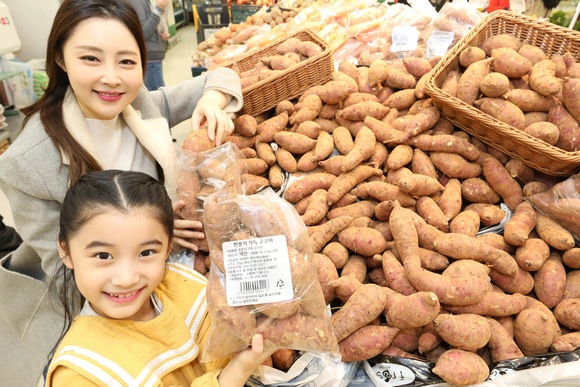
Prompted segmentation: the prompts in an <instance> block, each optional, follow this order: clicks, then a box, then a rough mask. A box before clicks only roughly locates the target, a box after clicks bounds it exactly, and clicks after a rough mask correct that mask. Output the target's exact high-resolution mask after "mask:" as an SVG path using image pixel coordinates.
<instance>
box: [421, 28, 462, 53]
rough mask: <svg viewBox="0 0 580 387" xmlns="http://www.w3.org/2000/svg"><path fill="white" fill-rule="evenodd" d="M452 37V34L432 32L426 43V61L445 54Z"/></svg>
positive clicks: (453, 34)
mask: <svg viewBox="0 0 580 387" xmlns="http://www.w3.org/2000/svg"><path fill="white" fill-rule="evenodd" d="M454 37H455V33H454V32H449V31H437V30H435V31H433V32H432V33H431V37H429V40H428V41H427V59H429V58H432V57H434V56H443V55H445V54H447V50H448V49H449V45H450V44H451V43H452V42H453V38H454Z"/></svg>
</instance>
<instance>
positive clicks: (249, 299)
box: [222, 235, 294, 306]
mask: <svg viewBox="0 0 580 387" xmlns="http://www.w3.org/2000/svg"><path fill="white" fill-rule="evenodd" d="M222 248H223V251H224V266H225V269H226V295H227V299H228V306H243V305H255V304H265V303H269V302H278V301H287V300H291V299H292V298H294V290H293V288H292V276H291V275H290V260H289V258H288V244H287V243H286V237H285V236H284V235H276V236H271V237H266V238H256V239H246V240H241V241H232V242H224V243H223V245H222Z"/></svg>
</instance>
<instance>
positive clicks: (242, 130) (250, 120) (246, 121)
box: [234, 114, 258, 137]
mask: <svg viewBox="0 0 580 387" xmlns="http://www.w3.org/2000/svg"><path fill="white" fill-rule="evenodd" d="M234 126H235V129H236V133H238V134H241V135H242V136H249V137H251V136H255V135H256V132H257V130H258V123H257V122H256V119H255V118H254V117H252V116H251V115H249V114H244V115H242V116H240V117H238V118H237V119H236V121H235V123H234Z"/></svg>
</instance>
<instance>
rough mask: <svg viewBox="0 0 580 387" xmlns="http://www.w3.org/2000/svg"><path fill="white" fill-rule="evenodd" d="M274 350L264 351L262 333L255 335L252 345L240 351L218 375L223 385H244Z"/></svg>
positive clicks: (220, 383) (233, 386)
mask: <svg viewBox="0 0 580 387" xmlns="http://www.w3.org/2000/svg"><path fill="white" fill-rule="evenodd" d="M273 353H274V350H269V351H264V339H263V338H262V335H259V334H258V335H254V337H253V338H252V346H251V347H249V348H246V349H244V350H243V351H242V352H240V353H238V354H237V355H236V356H235V357H234V358H233V359H232V360H231V361H230V362H229V363H228V365H227V366H226V368H224V370H223V371H222V372H221V373H220V375H219V376H218V382H219V385H220V386H221V387H225V386H227V387H237V386H239V387H243V386H244V385H245V384H246V381H247V380H248V378H249V377H250V376H251V375H252V372H254V370H255V369H256V368H258V366H260V365H261V364H262V363H263V362H264V361H265V360H266V359H267V358H268V357H270V356H271V355H272V354H273Z"/></svg>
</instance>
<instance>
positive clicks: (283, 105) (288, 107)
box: [276, 101, 294, 117]
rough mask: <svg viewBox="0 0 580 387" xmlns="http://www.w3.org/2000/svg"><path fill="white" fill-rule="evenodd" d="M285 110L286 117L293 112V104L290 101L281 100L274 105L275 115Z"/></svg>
mask: <svg viewBox="0 0 580 387" xmlns="http://www.w3.org/2000/svg"><path fill="white" fill-rule="evenodd" d="M283 112H286V114H288V117H290V116H291V115H292V114H294V104H293V103H292V102H290V101H281V102H279V103H278V105H276V115H279V114H282V113H283Z"/></svg>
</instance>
